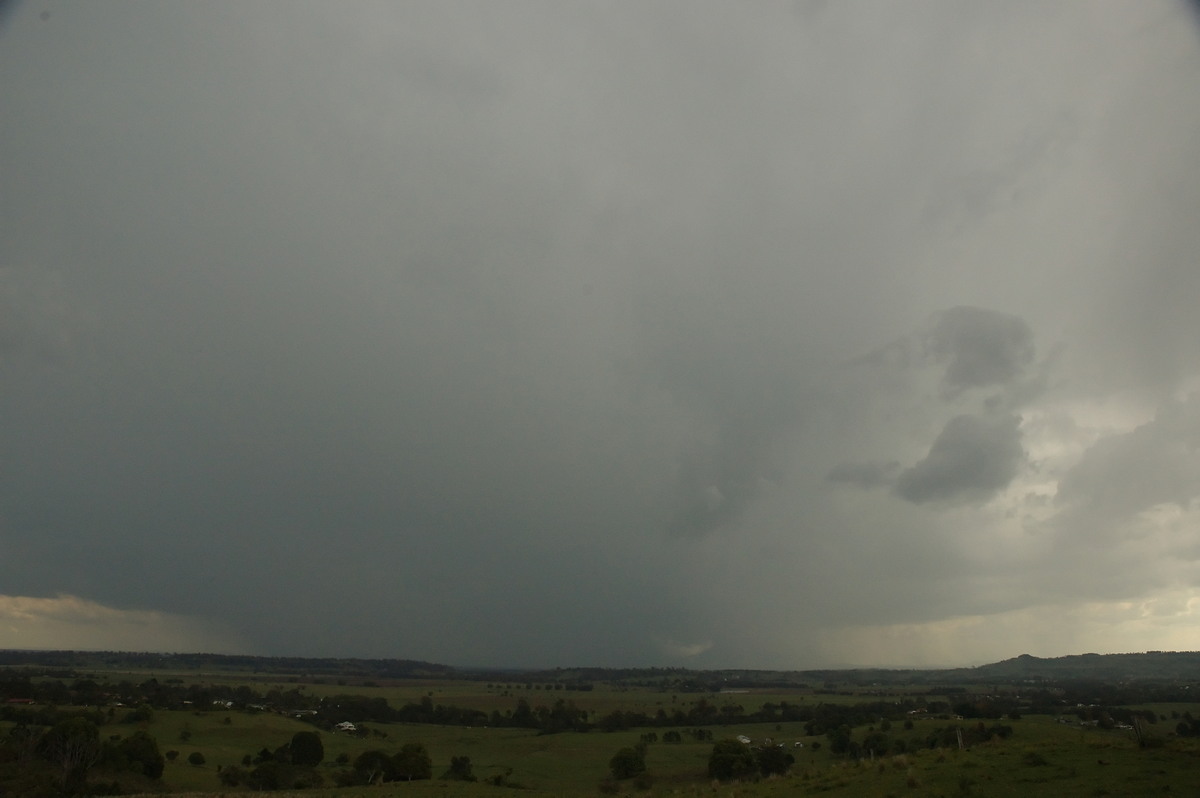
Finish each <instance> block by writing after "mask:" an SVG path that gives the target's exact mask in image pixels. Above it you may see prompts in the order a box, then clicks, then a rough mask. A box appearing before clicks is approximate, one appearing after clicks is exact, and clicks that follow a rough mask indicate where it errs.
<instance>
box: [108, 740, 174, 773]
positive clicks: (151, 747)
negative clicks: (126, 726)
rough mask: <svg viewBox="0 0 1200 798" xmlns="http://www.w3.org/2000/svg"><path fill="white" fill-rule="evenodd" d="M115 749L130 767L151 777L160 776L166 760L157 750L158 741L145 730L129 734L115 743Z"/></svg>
mask: <svg viewBox="0 0 1200 798" xmlns="http://www.w3.org/2000/svg"><path fill="white" fill-rule="evenodd" d="M117 751H118V752H119V753H120V754H121V755H122V756H124V757H125V759H126V761H128V762H129V765H130V766H131V768H132V769H134V770H137V771H139V772H141V773H142V774H143V775H145V776H146V777H148V778H151V779H158V778H162V774H163V768H164V767H166V760H165V759H164V758H163V755H162V754H160V753H159V752H158V741H157V740H155V739H154V738H153V737H151V736H150V735H149V734H147V733H146V732H144V731H140V730H139V731H136V732H134V733H133V734H131V735H129V736H128V737H126V738H125V739H124V740H122V741H121V742H120V743H118V744H117ZM176 756H178V752H176Z"/></svg>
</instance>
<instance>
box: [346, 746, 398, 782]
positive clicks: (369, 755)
mask: <svg viewBox="0 0 1200 798" xmlns="http://www.w3.org/2000/svg"><path fill="white" fill-rule="evenodd" d="M354 772H355V773H356V774H357V775H358V778H359V779H360V780H361V781H362V782H363V783H364V784H376V783H379V782H384V781H395V779H396V763H395V762H394V761H393V760H392V757H390V756H388V755H387V754H385V753H384V752H383V751H364V752H363V753H361V754H359V755H358V756H357V757H356V758H355V759H354Z"/></svg>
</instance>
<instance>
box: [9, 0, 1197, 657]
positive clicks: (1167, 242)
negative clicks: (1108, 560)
mask: <svg viewBox="0 0 1200 798" xmlns="http://www.w3.org/2000/svg"><path fill="white" fill-rule="evenodd" d="M916 3H917V8H918V10H916V11H914V10H913V9H912V8H910V7H908V6H905V7H899V6H896V7H892V6H880V5H878V4H872V3H869V2H864V3H854V2H838V3H809V4H807V5H801V6H796V5H794V4H788V3H777V4H776V3H765V4H755V5H750V6H736V7H735V6H731V5H729V4H724V3H719V2H711V3H706V2H692V1H691V0H679V1H678V2H676V0H667V1H666V2H662V3H651V4H644V3H637V2H629V3H624V4H621V3H619V4H617V5H612V4H599V5H586V4H562V3H557V2H549V1H543V0H531V1H530V2H521V3H515V4H512V5H511V6H505V7H504V9H503V10H498V8H497V7H496V6H494V5H493V4H491V3H487V2H473V1H468V2H465V3H458V4H444V3H426V4H386V3H384V4H373V3H361V4H347V5H338V6H336V7H327V6H322V5H318V4H308V5H305V6H304V7H303V8H295V7H293V6H292V4H290V3H287V2H285V1H282V0H279V1H276V0H263V1H262V2H259V3H254V4H242V3H237V2H232V0H226V1H225V2H222V0H213V2H210V3H203V4H200V3H197V4H142V3H134V2H126V0H114V2H112V3H107V4H104V5H103V6H100V5H96V4H88V3H79V4H74V5H70V4H67V5H63V6H62V7H61V8H57V9H55V10H54V12H53V14H52V16H51V17H50V18H49V19H47V20H45V21H42V20H40V19H39V15H38V10H39V9H40V6H38V5H36V4H34V3H32V2H26V3H17V4H9V5H10V7H9V8H8V9H6V11H5V13H6V14H7V16H6V17H5V29H4V31H3V32H0V35H2V36H3V37H4V42H3V47H0V108H3V109H5V113H3V114H0V174H3V175H4V190H3V191H0V304H2V307H0V361H3V362H2V363H0V418H3V419H4V424H0V469H2V470H0V477H2V478H0V584H3V585H4V586H5V593H6V595H13V596H25V597H29V596H34V597H36V596H47V595H53V594H55V593H56V592H64V593H69V594H71V595H77V596H80V597H81V600H86V601H89V602H98V603H99V604H101V605H103V606H105V607H113V608H117V609H119V610H122V611H131V612H134V611H146V612H151V611H153V612H159V613H169V614H171V615H172V617H175V616H184V617H189V618H210V619H213V620H215V621H218V622H224V623H225V624H227V625H231V626H233V627H236V628H234V629H232V631H233V632H235V633H237V634H238V635H239V636H241V637H242V638H243V639H247V640H252V641H254V645H255V646H257V647H259V648H261V649H262V650H263V651H266V652H279V653H328V654H340V655H380V656H397V655H398V656H413V657H419V658H429V659H442V660H446V661H451V662H462V661H474V662H488V663H492V664H496V663H504V662H514V661H517V660H520V661H521V662H523V663H540V664H552V665H553V664H564V661H567V660H570V661H574V662H582V661H590V662H593V663H596V664H622V663H638V664H643V663H646V662H663V661H664V659H665V658H668V657H676V656H679V655H680V653H685V652H692V651H698V650H699V648H702V647H704V646H705V645H707V644H708V643H709V642H710V641H711V643H712V645H711V647H708V648H706V650H704V651H703V652H702V653H699V654H696V659H695V661H696V662H697V663H700V662H701V660H703V663H702V664H712V665H724V664H734V663H740V664H743V665H746V666H749V667H756V666H757V667H761V666H764V665H776V664H778V665H781V666H784V667H793V666H798V665H805V664H813V663H814V662H816V661H818V660H820V658H821V656H822V654H821V653H820V652H819V648H818V647H817V645H816V644H815V643H814V640H817V639H818V638H819V636H820V635H819V632H820V631H821V627H828V628H830V629H837V628H840V627H841V626H843V625H845V624H871V623H882V622H898V621H906V622H923V621H926V620H928V619H930V618H944V617H948V616H949V615H952V614H953V613H955V612H958V611H960V605H961V603H962V602H961V601H960V600H958V599H957V598H955V599H954V600H951V599H950V598H948V597H949V596H954V597H957V596H961V595H964V594H967V593H970V595H971V596H972V601H973V604H972V605H971V608H972V611H975V610H978V611H981V612H983V611H987V610H988V609H989V608H994V607H998V606H1008V605H1006V604H1003V602H1004V601H1021V600H1023V597H1024V596H1025V593H1024V592H1023V591H1022V590H1021V589H1020V588H1022V587H1024V586H1025V583H1023V582H1021V581H1020V580H1022V579H1025V578H1026V576H1025V574H1028V573H1030V572H1032V571H1034V570H1036V569H1033V568H1031V567H1030V565H1031V562H1030V561H1031V560H1032V559H1033V558H1034V556H1035V555H1034V554H1029V555H1028V556H1027V557H1026V558H1025V559H1021V558H1019V557H1017V556H1015V555H1014V556H1013V557H1012V560H1011V562H1010V561H1007V560H1006V561H1005V565H1003V566H999V565H996V559H997V558H996V557H995V556H994V555H995V552H990V551H985V552H982V553H977V552H973V551H969V550H968V549H969V546H971V545H979V546H984V545H986V543H985V542H986V541H994V540H1002V539H1003V540H1005V541H1007V542H1011V541H1010V540H1009V538H1005V535H1010V536H1011V537H1015V538H1018V540H1017V542H1016V543H1017V545H1014V546H1013V547H1012V548H1013V550H1016V551H1021V552H1024V551H1026V550H1029V551H1034V552H1036V551H1037V550H1038V549H1037V546H1036V545H1035V543H1030V542H1029V541H1026V540H1025V538H1024V537H1021V533H1019V532H1018V533H1014V532H1013V531H1012V530H1011V529H1009V528H1007V527H1005V526H1004V524H1003V522H1000V521H997V520H996V519H995V518H994V517H993V515H991V514H989V513H992V514H994V515H996V516H998V515H1000V514H1002V513H1006V515H1005V518H1020V517H1021V514H1022V513H1032V512H1033V510H1035V509H1036V510H1039V511H1044V510H1045V508H1042V507H1037V508H1033V507H1031V506H1027V505H1021V504H1020V503H1019V502H1017V503H1016V504H1015V505H1014V506H1011V507H1009V506H1005V507H1002V508H1001V507H998V506H996V505H988V506H983V505H972V504H969V503H968V502H967V501H966V500H968V499H976V498H984V497H987V496H991V495H993V494H994V493H995V491H997V490H998V489H999V488H1001V487H1003V485H1004V484H1007V480H1008V479H1010V478H1013V475H1014V474H1015V475H1016V478H1018V479H1021V478H1025V477H1030V474H1029V472H1027V471H1023V470H1022V469H1021V468H1020V464H1021V462H1022V455H1021V449H1023V448H1024V449H1026V450H1028V451H1029V452H1030V453H1031V457H1037V458H1039V460H1041V459H1044V458H1046V457H1051V456H1055V457H1058V458H1059V459H1060V460H1063V459H1068V457H1069V456H1073V455H1074V454H1075V450H1074V449H1072V446H1073V445H1074V443H1072V441H1073V440H1074V439H1072V440H1071V441H1067V442H1066V443H1064V442H1063V439H1062V436H1061V435H1059V434H1058V433H1056V432H1055V431H1054V428H1053V427H1052V425H1048V424H1045V423H1039V422H1038V420H1039V419H1042V420H1043V421H1044V419H1045V418H1046V417H1047V416H1048V415H1053V414H1055V413H1057V414H1060V415H1063V416H1069V417H1074V416H1075V415H1076V413H1077V408H1079V407H1085V408H1100V410H1099V411H1098V412H1100V414H1101V415H1104V413H1106V412H1108V406H1107V405H1106V402H1107V401H1108V398H1109V396H1110V394H1109V393H1108V392H1111V391H1116V390H1127V391H1130V392H1131V393H1134V394H1136V395H1137V396H1139V397H1145V398H1147V400H1148V401H1149V400H1161V398H1162V397H1163V396H1164V395H1165V394H1164V393H1162V392H1163V391H1168V392H1169V391H1171V390H1175V389H1177V388H1178V387H1179V386H1180V385H1181V384H1183V381H1184V380H1186V379H1187V378H1189V377H1191V376H1194V374H1196V373H1197V368H1198V366H1197V364H1198V363H1200V359H1198V357H1197V352H1200V348H1198V347H1197V343H1196V342H1197V341H1198V340H1200V335H1197V334H1195V333H1196V324H1197V322H1196V319H1197V318H1200V317H1198V316H1197V314H1195V313H1194V312H1192V310H1191V308H1190V307H1189V306H1188V301H1189V298H1191V297H1193V296H1194V295H1195V294H1196V291H1195V290H1191V289H1195V287H1196V284H1195V277H1194V276H1191V275H1190V273H1189V272H1188V271H1187V268H1188V264H1189V263H1192V262H1193V260H1194V259H1193V260H1188V259H1187V254H1188V253H1189V252H1193V253H1194V252H1195V251H1197V250H1198V248H1200V242H1198V241H1197V235H1198V233H1197V230H1198V229H1200V228H1198V226H1197V225H1195V224H1194V220H1193V218H1192V217H1193V216H1194V213H1191V214H1189V210H1190V209H1192V208H1194V207H1195V206H1196V202H1195V197H1196V195H1195V191H1196V189H1195V186H1197V185H1200V174H1197V171H1196V170H1197V169H1200V157H1198V156H1197V151H1196V147H1197V142H1198V141H1200V137H1198V136H1196V135H1195V130H1196V129H1197V127H1196V126H1197V124H1198V122H1200V102H1198V101H1197V95H1196V93H1195V90H1194V89H1195V85H1196V82H1197V80H1200V59H1197V58H1196V53H1197V48H1196V45H1195V42H1194V32H1193V31H1190V30H1189V31H1187V32H1186V35H1184V34H1181V33H1180V32H1179V30H1178V28H1179V27H1180V26H1179V25H1178V22H1179V19H1180V16H1179V14H1177V13H1174V12H1172V11H1170V10H1169V9H1170V8H1171V7H1168V6H1165V5H1163V6H1158V5H1155V4H1153V3H1137V4H1125V5H1120V4H1117V5H1111V6H1105V7H1104V8H1103V9H1093V8H1091V7H1090V6H1089V7H1086V8H1085V9H1084V10H1081V9H1080V8H1076V7H1067V6H1059V5H1053V4H1043V3H1026V4H994V5H990V4H976V5H962V4H958V3H952V2H948V1H947V2H936V1H935V0H916ZM948 9H952V10H953V13H947V10H948ZM1080 30H1085V31H1086V34H1085V35H1080ZM1146 275H1151V276H1152V278H1153V279H1152V280H1151V281H1150V283H1151V287H1152V289H1153V290H1148V291H1146V292H1145V293H1144V294H1137V296H1138V297H1139V298H1138V300H1137V301H1136V302H1131V301H1130V298H1131V297H1133V296H1134V292H1135V291H1137V290H1138V289H1139V287H1140V286H1141V285H1142V283H1143V282H1145V280H1146ZM984 306H986V307H989V308H995V309H997V310H981V309H980V308H981V307H984ZM946 308H951V309H952V310H950V311H947V312H943V311H945V309H946ZM1000 310H1004V311H1006V312H1000ZM934 314H939V315H936V316H935V315H934ZM931 318H932V319H933V321H932V322H931V323H930V325H929V327H928V329H927V328H924V327H921V324H922V320H927V319H931ZM1114 319H1115V320H1117V322H1118V323H1114V321H1113V320H1114ZM914 330H916V331H918V332H916V333H914V332H913V331H914ZM929 331H931V333H930V334H929V335H923V333H924V332H929ZM1033 331H1036V333H1037V335H1036V340H1037V342H1038V348H1037V351H1036V352H1035V351H1034V349H1033V343H1032V342H1033V340H1034V336H1033ZM888 341H900V342H901V343H900V344H897V345H895V346H885V347H884V349H882V350H881V349H879V347H880V346H881V345H885V344H886V342H888ZM925 344H928V346H927V347H925V348H923V345H925ZM1060 345H1061V351H1062V353H1063V355H1062V357H1061V358H1060V359H1059V360H1056V361H1052V360H1051V359H1047V358H1044V357H1043V353H1044V352H1045V351H1050V350H1052V349H1053V348H1054V347H1056V346H1060ZM871 351H874V352H876V355H875V356H874V357H868V358H859V359H858V360H856V361H854V362H853V363H852V362H851V361H852V360H853V359H854V358H855V357H856V356H857V355H860V354H861V353H863V352H871ZM47 363H51V364H53V365H52V367H47V366H46V364H47ZM1139 364H1145V367H1144V369H1143V368H1142V367H1141V366H1139ZM34 366H36V367H34ZM1097 375H1099V376H1097ZM1151 377H1153V379H1151ZM1064 386H1066V387H1064ZM1018 409H1019V410H1020V412H1021V413H1022V414H1025V417H1026V418H1028V419H1031V423H1030V426H1029V428H1028V429H1027V430H1026V432H1025V434H1024V435H1022V434H1021V431H1020V429H1018V427H1017V422H1016V421H1015V418H1014V416H1012V415H1010V414H1012V413H1014V412H1016V411H1017V410H1018ZM961 413H966V414H972V413H974V414H976V415H966V416H962V417H960V418H958V419H955V420H952V421H949V423H947V422H948V420H949V419H950V417H951V416H953V415H955V414H961ZM1116 415H1119V414H1116ZM1122 422H1123V418H1118V419H1117V420H1116V421H1114V422H1113V423H1114V424H1117V426H1118V427H1119V426H1120V423H1122ZM1083 423H1084V422H1083V421H1082V420H1081V421H1080V424H1081V425H1082V424H1083ZM935 439H936V441H935ZM930 441H935V443H934V444H933V446H932V448H930V446H929V443H930ZM1157 445H1158V444H1157V443H1156V444H1155V446H1157ZM1155 446H1147V447H1146V453H1147V455H1148V456H1149V455H1151V454H1154V453H1156V452H1158V451H1159V449H1157V448H1155ZM1134 448H1136V447H1134ZM1102 451H1103V447H1098V448H1097V450H1096V453H1095V454H1093V455H1091V456H1089V458H1088V459H1095V460H1096V462H1099V459H1100V454H1101V453H1102ZM1054 452H1066V454H1060V455H1051V454H1047V453H1054ZM892 458H895V459H896V460H897V461H899V462H901V463H904V464H908V465H911V464H913V463H916V465H912V466H911V468H908V469H907V470H904V469H902V468H901V467H899V466H897V465H895V464H892V463H889V462H886V461H888V460H890V459H892ZM1130 459H1132V456H1130V457H1125V456H1124V455H1122V456H1121V457H1119V458H1117V457H1115V456H1114V457H1113V460H1114V462H1115V461H1116V460H1120V465H1119V467H1118V465H1116V464H1114V465H1113V466H1112V467H1111V468H1099V467H1097V468H1096V469H1095V476H1094V477H1088V478H1086V479H1085V477H1084V471H1085V470H1086V469H1082V468H1081V470H1080V471H1079V472H1078V473H1077V474H1075V475H1073V476H1072V477H1071V479H1069V480H1067V483H1066V485H1065V486H1064V488H1063V496H1064V498H1063V500H1062V504H1060V507H1064V508H1070V507H1074V506H1076V505H1083V504H1086V503H1087V497H1088V496H1091V495H1093V494H1095V495H1101V494H1102V493H1103V491H1104V490H1105V485H1106V484H1107V483H1108V481H1109V480H1117V479H1120V478H1121V473H1122V471H1123V469H1124V468H1126V467H1127V466H1128V463H1129V461H1130ZM1170 463H1173V464H1175V465H1169V466H1164V468H1175V467H1176V466H1178V465H1180V464H1186V461H1185V460H1171V461H1170ZM839 464H840V465H839ZM1055 469H1057V470H1055ZM1065 470H1067V465H1064V464H1063V463H1061V462H1058V461H1056V462H1055V464H1054V467H1053V468H1050V467H1047V470H1046V471H1045V472H1044V473H1042V474H1039V475H1037V476H1038V477H1039V481H1038V482H1037V484H1030V485H1028V486H1025V485H1021V486H1020V487H1021V488H1022V491H1021V492H1024V491H1025V490H1026V489H1027V490H1028V491H1030V492H1036V493H1037V494H1039V495H1046V494H1048V493H1049V492H1050V491H1051V490H1052V486H1053V483H1054V480H1055V479H1056V477H1057V475H1059V474H1060V473H1062V472H1063V471H1065ZM1180 473H1181V474H1183V475H1184V476H1186V474H1188V473H1190V472H1186V471H1184V472H1180ZM1184 476H1178V475H1174V474H1173V473H1164V474H1163V475H1162V477H1161V482H1162V483H1163V484H1175V483H1174V482H1173V480H1176V479H1183V478H1184ZM1030 481H1031V483H1032V482H1033V479H1032V478H1031V477H1030ZM839 485H849V486H857V487H864V488H865V487H872V486H874V487H887V486H888V485H891V486H893V487H894V488H895V489H894V490H882V489H876V490H864V491H848V490H839V489H837V487H838V486H839ZM1180 490H1182V489H1180ZM1011 493H1012V494H1013V496H1016V495H1017V494H1018V491H1017V490H1013V491H1011ZM1155 495H1158V494H1155ZM1169 495H1182V494H1181V493H1180V491H1178V490H1177V491H1174V492H1172V493H1170V494H1169ZM1068 497H1071V498H1070V499H1069V500H1068ZM1000 498H1001V499H1002V501H1005V502H1007V501H1009V500H1010V498H1011V497H1010V496H1008V495H1005V496H1003V497H1000ZM1013 501H1014V502H1016V500H1015V499H1014V500H1013ZM1139 501H1140V500H1139ZM1130 502H1131V503H1130V506H1133V505H1134V504H1136V502H1135V501H1134V500H1133V499H1132V498H1131V499H1130ZM947 505H949V506H947ZM964 515H969V517H970V518H972V519H975V520H976V521H978V523H979V528H980V529H981V530H982V533H981V534H980V535H979V536H976V537H973V538H972V540H971V541H970V542H966V541H963V540H962V536H961V535H960V534H958V530H959V529H960V528H961V524H960V521H961V519H962V517H963V516H964ZM1124 529H1125V527H1121V526H1115V527H1114V531H1113V533H1112V534H1113V535H1119V534H1121V532H1122V530H1124ZM889 531H890V532H894V533H895V534H886V532H889ZM1031 537H1032V536H1031ZM981 541H982V542H981ZM1006 551H1007V549H1006ZM984 555H987V556H984ZM1054 565H1055V564H1054V563H1047V564H1046V567H1045V569H1044V572H1052V571H1053V568H1054ZM1042 572H1043V571H1039V573H1042ZM947 573H956V574H960V576H959V577H958V579H959V580H960V581H956V582H954V583H952V584H951V583H948V582H947V581H946V580H947V577H945V574H947ZM1014 574H1015V576H1014ZM748 584H753V585H755V589H753V590H747V589H745V586H746V585H748ZM297 585H303V586H304V588H305V589H303V590H298V589H297ZM698 585H703V586H704V588H703V590H698V589H697V586H698ZM864 585H868V586H870V589H865V588H863V586H864ZM1014 585H1015V586H1016V587H1014ZM972 586H973V587H975V588H978V589H975V590H968V589H967V588H968V587H972ZM897 597H900V598H897ZM1014 597H1015V598H1014ZM568 598H569V600H568ZM809 606H820V607H821V608H822V611H821V612H820V613H811V612H805V611H804V608H805V607H809ZM647 607H652V608H653V610H654V611H653V612H647V611H646V608H647ZM131 617H133V616H131ZM631 618H636V619H637V621H636V623H635V622H631V620H630V619H631ZM783 627H786V628H789V629H792V630H794V634H789V635H782V636H781V635H779V634H778V629H779V628H783ZM668 651H673V652H675V653H674V654H665V653H663V652H668ZM1009 653H1011V652H1004V653H1003V655H1008V654H1009Z"/></svg>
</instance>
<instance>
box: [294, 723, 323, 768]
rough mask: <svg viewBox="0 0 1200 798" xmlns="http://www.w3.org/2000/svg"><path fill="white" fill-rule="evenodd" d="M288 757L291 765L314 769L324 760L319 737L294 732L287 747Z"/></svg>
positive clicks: (307, 733) (308, 733)
mask: <svg viewBox="0 0 1200 798" xmlns="http://www.w3.org/2000/svg"><path fill="white" fill-rule="evenodd" d="M288 755H289V756H290V758H291V760H292V764H293V765H303V766H305V767H316V766H317V765H319V764H321V760H322V759H324V758H325V746H324V745H322V744H321V735H319V734H317V733H316V732H311V731H301V732H296V733H295V734H294V735H293V736H292V742H291V743H290V744H289V745H288Z"/></svg>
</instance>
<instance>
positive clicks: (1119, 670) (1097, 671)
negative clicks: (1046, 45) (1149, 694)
mask: <svg viewBox="0 0 1200 798" xmlns="http://www.w3.org/2000/svg"><path fill="white" fill-rule="evenodd" d="M945 673H947V674H956V675H957V674H961V675H962V677H963V678H964V679H970V680H973V681H974V680H990V679H994V680H996V681H1019V680H1029V679H1035V680H1052V681H1060V680H1072V681H1081V680H1096V681H1104V682H1124V681H1197V680H1200V652H1196V651H1147V652H1145V653H1142V654H1072V655H1070V656H1065V657H1051V658H1048V659H1043V658H1041V657H1033V656H1030V655H1029V654H1022V655H1021V656H1019V657H1013V658H1012V659H1006V660H1003V661H1002V662H995V663H992V664H991V665H981V666H979V667H978V668H965V669H957V670H952V671H945Z"/></svg>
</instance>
